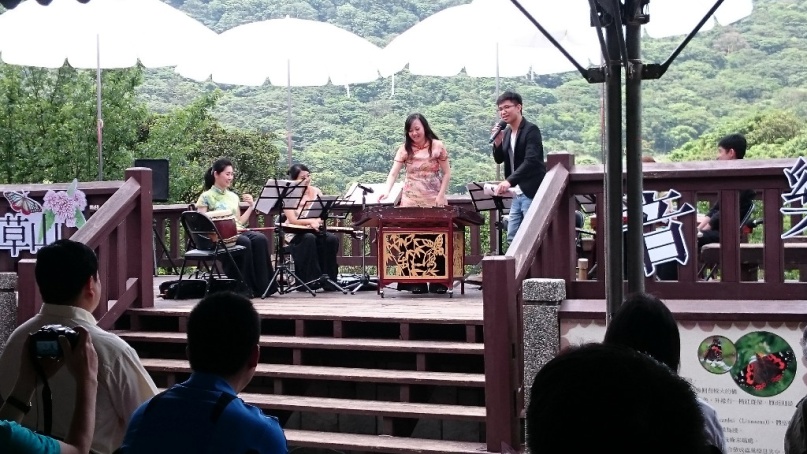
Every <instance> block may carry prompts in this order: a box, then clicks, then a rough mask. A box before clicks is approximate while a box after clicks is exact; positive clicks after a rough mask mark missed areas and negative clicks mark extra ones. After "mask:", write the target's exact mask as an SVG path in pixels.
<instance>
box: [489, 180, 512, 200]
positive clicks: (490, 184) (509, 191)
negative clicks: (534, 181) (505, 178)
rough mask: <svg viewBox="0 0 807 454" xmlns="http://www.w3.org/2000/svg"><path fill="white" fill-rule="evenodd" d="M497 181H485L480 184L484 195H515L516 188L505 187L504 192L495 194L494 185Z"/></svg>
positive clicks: (495, 185)
mask: <svg viewBox="0 0 807 454" xmlns="http://www.w3.org/2000/svg"><path fill="white" fill-rule="evenodd" d="M498 185H499V183H496V182H487V183H485V184H484V185H483V186H482V191H483V192H484V193H485V195H489V196H491V197H514V196H515V195H516V190H515V189H513V188H507V190H506V191H504V194H496V187H497V186H498Z"/></svg>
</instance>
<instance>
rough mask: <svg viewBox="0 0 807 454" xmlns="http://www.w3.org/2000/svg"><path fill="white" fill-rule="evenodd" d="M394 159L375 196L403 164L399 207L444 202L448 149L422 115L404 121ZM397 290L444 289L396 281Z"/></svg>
mask: <svg viewBox="0 0 807 454" xmlns="http://www.w3.org/2000/svg"><path fill="white" fill-rule="evenodd" d="M393 161H394V163H393V164H392V169H391V170H390V173H389V176H388V177H387V190H386V191H385V192H384V193H382V194H380V195H379V197H378V200H379V201H381V200H384V199H385V198H386V197H387V195H388V194H389V193H390V191H391V190H392V185H393V184H395V180H397V179H398V173H400V171H401V168H402V167H404V166H406V178H405V179H404V186H403V195H402V197H401V206H402V207H435V206H445V205H447V204H448V202H447V201H446V191H447V190H448V184H449V181H450V180H451V166H450V165H449V163H448V152H446V147H445V145H443V142H442V141H440V139H439V138H438V137H437V134H435V133H434V131H432V129H431V127H430V126H429V122H428V121H426V118H425V117H424V116H423V115H421V114H419V113H413V114H411V115H409V116H408V117H407V118H406V122H405V123H404V144H403V145H401V147H400V148H399V149H398V151H397V152H396V153H395V158H394V160H393ZM398 289H399V290H410V291H411V292H412V293H425V292H426V291H427V289H428V290H430V291H431V292H433V293H445V292H446V291H447V290H448V289H447V288H446V286H445V285H443V284H432V286H431V288H429V287H427V285H426V284H404V285H401V284H399V285H398Z"/></svg>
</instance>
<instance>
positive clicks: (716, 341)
mask: <svg viewBox="0 0 807 454" xmlns="http://www.w3.org/2000/svg"><path fill="white" fill-rule="evenodd" d="M703 359H704V361H710V362H712V363H713V364H715V363H718V362H721V361H723V344H722V343H721V342H720V338H719V337H715V338H713V339H712V345H710V346H709V349H708V350H706V354H705V355H704V357H703Z"/></svg>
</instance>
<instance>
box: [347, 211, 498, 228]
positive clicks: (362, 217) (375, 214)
mask: <svg viewBox="0 0 807 454" xmlns="http://www.w3.org/2000/svg"><path fill="white" fill-rule="evenodd" d="M449 220H451V221H452V222H453V223H454V224H456V225H458V226H468V225H482V224H484V223H485V218H483V217H482V215H481V214H479V213H477V212H476V211H472V210H468V209H465V208H460V207H457V206H445V207H434V208H421V207H386V206H381V207H371V208H367V209H366V210H364V211H363V212H361V213H359V217H358V219H357V220H356V221H354V222H353V226H355V227H378V224H379V223H380V222H393V223H395V224H396V226H399V227H401V226H403V225H407V224H411V225H413V226H422V225H424V223H426V224H429V225H431V224H442V223H444V222H447V221H449Z"/></svg>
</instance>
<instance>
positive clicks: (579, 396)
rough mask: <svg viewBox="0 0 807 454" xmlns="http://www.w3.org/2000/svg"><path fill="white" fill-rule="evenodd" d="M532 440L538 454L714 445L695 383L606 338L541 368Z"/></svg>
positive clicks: (530, 418) (673, 451)
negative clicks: (709, 439)
mask: <svg viewBox="0 0 807 454" xmlns="http://www.w3.org/2000/svg"><path fill="white" fill-rule="evenodd" d="M527 447H528V448H529V449H530V452H532V453H533V454H557V453H578V452H579V453H594V452H609V453H610V452H613V453H620V454H646V453H651V452H652V453H655V454H685V453H687V454H690V453H704V452H708V451H706V449H707V447H706V435H705V433H704V422H703V415H702V414H701V410H700V407H699V405H698V402H697V400H696V397H695V393H694V392H693V391H692V388H691V387H690V385H689V383H687V382H686V380H684V379H682V378H681V377H679V376H678V375H677V374H676V373H674V372H673V371H671V370H670V369H669V368H668V367H666V366H664V365H662V364H661V363H659V362H657V361H655V360H654V359H652V358H650V357H649V356H646V355H643V354H641V353H638V352H636V351H635V350H632V349H629V348H626V347H621V346H618V345H603V344H588V345H584V346H582V347H575V348H571V349H569V350H567V351H565V352H562V353H561V354H559V355H558V356H557V357H555V358H554V359H552V360H551V361H549V363H547V364H546V365H545V366H544V367H543V368H542V369H541V370H540V371H538V374H536V376H535V381H534V382H533V385H532V388H531V394H530V403H529V407H528V409H527Z"/></svg>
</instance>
